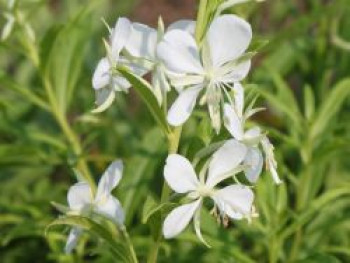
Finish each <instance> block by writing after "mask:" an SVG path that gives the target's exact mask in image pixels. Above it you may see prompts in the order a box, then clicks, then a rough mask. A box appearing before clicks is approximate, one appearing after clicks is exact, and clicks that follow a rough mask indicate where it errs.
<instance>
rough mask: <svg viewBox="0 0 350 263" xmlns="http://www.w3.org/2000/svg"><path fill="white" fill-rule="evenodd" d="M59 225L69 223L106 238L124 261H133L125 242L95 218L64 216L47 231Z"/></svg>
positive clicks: (115, 252) (114, 251)
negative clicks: (121, 241) (118, 240)
mask: <svg viewBox="0 0 350 263" xmlns="http://www.w3.org/2000/svg"><path fill="white" fill-rule="evenodd" d="M57 225H69V226H72V227H80V228H82V229H84V230H86V231H89V232H90V233H92V234H95V235H97V236H98V237H100V238H101V239H102V240H104V241H105V242H106V243H107V244H108V245H109V246H110V248H111V250H112V252H113V253H114V254H115V256H117V257H119V258H120V259H121V260H122V261H123V262H133V261H132V259H131V255H129V250H128V249H127V248H126V247H125V246H124V245H123V243H119V242H117V239H116V238H115V237H114V236H113V235H112V234H111V233H110V232H109V231H108V230H107V229H106V228H105V227H103V226H102V225H100V224H97V223H96V222H94V221H93V220H91V219H89V218H86V217H82V216H64V217H61V218H58V219H56V220H55V221H54V222H52V223H51V224H50V225H48V227H47V229H46V231H48V229H49V228H51V227H53V226H57Z"/></svg>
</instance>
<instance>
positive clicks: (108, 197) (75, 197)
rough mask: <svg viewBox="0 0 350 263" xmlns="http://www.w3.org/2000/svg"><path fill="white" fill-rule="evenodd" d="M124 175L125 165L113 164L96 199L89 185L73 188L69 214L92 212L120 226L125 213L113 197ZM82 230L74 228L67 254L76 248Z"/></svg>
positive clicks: (83, 183)
mask: <svg viewBox="0 0 350 263" xmlns="http://www.w3.org/2000/svg"><path fill="white" fill-rule="evenodd" d="M122 173H123V163H122V162H121V161H115V162H113V163H112V164H111V165H110V166H109V167H108V168H107V170H106V171H105V172H104V174H103V175H102V177H101V179H100V181H99V183H98V186H97V192H96V195H95V197H94V196H92V191H91V188H90V186H89V184H88V183H86V182H79V183H76V184H75V185H73V186H71V187H70V189H69V191H68V195H67V199H68V205H69V208H70V211H69V212H68V213H69V214H73V215H90V213H91V212H94V213H98V214H100V215H103V216H105V217H107V218H109V219H110V220H112V221H113V222H115V223H116V224H118V225H122V224H123V222H124V211H123V209H122V207H121V205H120V202H119V200H118V199H117V198H115V197H114V196H113V195H112V193H111V192H112V190H113V189H114V188H115V187H116V186H117V185H118V183H119V181H120V179H121V177H122ZM81 232H82V231H81V229H80V228H76V227H75V228H72V230H71V232H70V234H69V237H68V240H67V243H66V247H65V251H66V253H70V252H71V251H72V249H73V248H74V247H75V245H76V243H77V240H78V238H79V236H80V234H81Z"/></svg>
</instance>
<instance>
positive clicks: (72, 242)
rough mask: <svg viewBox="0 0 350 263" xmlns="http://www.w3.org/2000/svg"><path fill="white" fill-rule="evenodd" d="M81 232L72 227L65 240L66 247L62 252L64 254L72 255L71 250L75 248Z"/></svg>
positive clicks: (79, 229)
mask: <svg viewBox="0 0 350 263" xmlns="http://www.w3.org/2000/svg"><path fill="white" fill-rule="evenodd" d="M82 232H83V230H82V229H81V228H78V227H74V228H72V229H71V231H70V232H69V236H68V238H67V242H66V246H65V248H64V252H65V253H66V254H70V253H72V250H73V249H74V248H75V247H76V245H77V243H78V240H79V237H80V236H81V234H82Z"/></svg>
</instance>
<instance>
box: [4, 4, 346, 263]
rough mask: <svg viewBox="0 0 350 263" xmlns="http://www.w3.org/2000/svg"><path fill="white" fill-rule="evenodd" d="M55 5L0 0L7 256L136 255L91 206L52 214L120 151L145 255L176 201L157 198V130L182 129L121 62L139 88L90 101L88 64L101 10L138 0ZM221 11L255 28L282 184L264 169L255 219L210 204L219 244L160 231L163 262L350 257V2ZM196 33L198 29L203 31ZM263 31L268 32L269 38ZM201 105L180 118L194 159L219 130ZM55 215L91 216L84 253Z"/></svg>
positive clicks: (259, 77) (127, 7) (112, 17)
mask: <svg viewBox="0 0 350 263" xmlns="http://www.w3.org/2000/svg"><path fill="white" fill-rule="evenodd" d="M9 2H11V1H9ZM126 2H128V4H126ZM214 2H217V1H208V3H209V7H208V9H207V12H209V15H208V14H207V16H204V17H203V18H200V17H199V19H203V20H202V22H203V23H202V25H203V28H205V26H206V24H207V23H209V21H207V20H205V19H211V18H212V17H213V16H214V15H215V14H214V13H215V12H214V10H212V8H214V7H213V6H211V5H212V4H213V3H214ZM54 3H56V1H41V0H36V1H17V2H16V4H15V6H14V7H9V6H8V5H7V1H1V2H0V6H1V10H2V12H3V13H2V14H3V15H4V16H3V17H2V18H1V20H0V21H1V24H0V25H1V26H0V28H4V26H5V24H6V23H7V22H8V16H6V15H5V14H13V15H14V17H15V18H16V19H15V22H14V26H13V29H12V30H11V32H9V34H8V36H6V39H4V40H3V41H1V42H0V57H1V60H0V64H1V68H0V92H1V93H0V167H1V168H0V170H1V171H0V189H1V194H0V226H1V227H0V236H1V239H0V242H1V243H0V246H1V247H0V258H1V259H2V262H46V261H47V262H49V261H58V262H86V261H94V262H95V261H96V262H112V261H113V260H116V258H117V257H120V256H121V257H122V258H123V257H124V258H123V259H122V260H124V261H126V262H129V261H130V258H129V256H128V255H129V254H128V252H127V251H128V247H126V246H125V244H124V243H123V242H122V240H123V235H124V234H123V233H118V232H113V230H112V229H113V227H112V226H110V225H108V223H105V224H103V225H102V227H101V226H100V225H97V224H95V223H94V222H90V220H89V219H87V218H81V217H67V218H59V219H57V221H54V219H56V218H57V215H58V212H57V209H56V208H55V207H54V206H52V205H51V201H56V202H58V203H60V204H65V203H66V201H65V199H66V192H67V190H68V188H69V186H70V185H71V184H72V183H73V182H75V181H76V178H77V177H78V178H85V180H88V181H90V182H94V181H97V175H99V174H101V173H102V171H103V170H104V168H105V167H106V166H107V164H108V163H110V162H111V161H113V160H114V159H116V158H122V159H123V160H124V161H125V166H126V171H125V174H124V179H123V180H122V181H121V183H120V186H118V189H117V191H116V192H117V195H118V198H119V199H120V201H121V203H122V204H123V207H124V209H125V211H127V214H126V216H127V217H126V222H125V224H126V227H127V228H128V230H129V232H130V236H131V240H132V242H133V244H134V248H135V251H136V253H137V256H138V258H139V259H140V262H144V261H145V260H146V258H147V257H148V256H149V255H147V251H148V250H149V249H150V247H152V245H153V243H154V242H157V238H158V236H159V233H157V229H154V227H153V226H154V225H157V224H160V217H161V212H162V211H169V210H170V208H172V204H171V203H164V202H162V203H161V205H160V206H157V205H155V204H159V202H160V201H161V200H160V197H159V196H160V193H159V189H161V186H162V180H161V179H162V178H163V176H162V173H163V171H162V168H163V166H164V161H165V158H166V156H167V145H166V143H165V142H166V136H165V135H164V133H163V132H162V130H163V131H166V134H167V136H170V137H171V136H177V132H178V131H176V129H175V130H173V129H171V128H169V126H168V124H167V123H166V121H165V116H164V114H163V112H162V111H161V109H160V108H159V107H155V106H154V105H157V104H155V103H153V104H152V103H151V105H145V104H143V102H142V101H141V100H145V101H146V102H147V101H149V99H148V100H147V99H145V97H147V96H149V93H148V90H147V88H145V87H144V86H142V83H141V81H140V80H138V79H137V78H135V76H132V75H130V74H129V75H128V72H126V71H123V69H122V68H121V69H120V72H121V73H122V74H124V75H126V77H127V78H128V79H129V80H130V82H131V83H132V84H133V85H134V88H135V91H131V92H130V93H129V94H128V95H122V94H120V95H119V94H118V96H117V97H116V103H114V104H113V106H112V107H111V108H110V109H109V110H108V111H107V112H106V113H104V114H98V115H96V114H92V113H91V110H92V108H93V103H94V94H93V91H92V89H91V75H92V72H93V70H94V68H95V66H96V63H97V61H98V58H99V57H100V56H101V55H102V54H103V52H104V51H103V44H102V42H101V38H102V36H103V35H106V32H107V30H106V28H105V27H104V25H103V23H102V22H100V17H102V16H103V17H105V18H106V20H107V21H109V22H111V23H114V21H116V19H117V17H118V16H119V15H121V14H123V15H127V14H128V13H129V12H130V11H131V9H132V7H133V2H132V1H130V4H129V1H114V3H113V4H111V3H109V2H108V1H97V0H95V1H93V0H90V1H79V0H75V1H57V3H58V4H57V5H55V4H54ZM82 3H84V5H82ZM213 5H214V4H213ZM208 10H209V11H208ZM225 12H228V13H229V12H234V13H238V14H239V15H241V16H243V17H246V18H247V19H248V20H249V21H251V23H252V25H253V28H254V30H255V31H256V32H255V34H257V35H258V38H257V39H258V40H256V42H255V43H253V44H252V46H251V49H252V50H257V51H258V52H259V53H258V56H257V57H255V58H254V59H253V61H254V66H253V70H252V71H251V72H252V73H251V74H250V76H249V79H248V81H247V83H254V84H250V85H246V86H247V89H248V92H249V96H248V99H249V100H251V101H253V100H254V99H256V98H257V96H258V98H257V101H256V103H257V104H258V105H259V106H264V107H266V111H263V112H260V113H258V114H257V115H256V116H257V117H256V118H255V119H254V121H255V122H258V123H259V124H260V125H263V126H264V127H265V128H266V129H267V130H268V131H269V136H270V137H271V138H273V141H274V143H275V149H276V150H275V152H276V154H277V160H278V163H279V166H278V169H279V173H280V176H281V178H282V180H283V181H284V183H283V184H282V185H281V186H275V185H273V184H272V183H271V179H270V177H269V176H267V175H264V176H262V180H260V181H259V183H258V184H257V186H256V191H257V196H258V197H259V198H258V199H256V206H257V211H258V213H259V217H258V218H255V219H254V220H253V221H252V223H251V224H250V225H248V224H246V223H245V222H238V221H235V222H234V223H233V224H231V225H229V226H228V229H224V228H223V226H218V225H217V224H216V222H214V221H215V220H214V219H213V218H212V217H211V216H210V215H209V213H207V212H203V213H202V215H201V216H202V232H203V236H204V237H205V239H206V240H207V241H208V242H209V243H210V244H211V246H212V248H211V249H208V248H207V247H205V246H204V245H203V244H202V243H200V242H199V241H198V240H197V239H196V237H195V234H194V233H192V231H186V232H185V233H183V234H182V235H180V237H179V238H178V239H176V240H170V241H165V242H161V243H160V251H159V262H170V261H171V262H192V261H197V262H232V261H233V260H234V261H236V262H348V261H349V260H350V249H349V247H350V225H349V218H350V215H349V207H350V180H349V171H350V167H349V161H348V160H349V149H350V147H349V146H350V145H349V141H350V126H349V123H350V115H349V107H350V100H349V95H350V94H349V93H350V78H349V70H350V59H349V56H350V53H349V48H348V46H349V43H348V42H347V41H346V39H349V40H350V30H349V28H350V27H349V24H350V20H349V18H348V17H347V15H346V14H347V13H349V12H350V7H349V4H348V3H347V0H339V1H318V0H317V1H316V0H315V1H314V0H307V1H283V0H267V1H265V2H264V3H244V4H241V5H238V6H234V7H232V8H230V9H228V10H226V11H225ZM163 15H166V14H163ZM156 19H157V18H155V20H156ZM111 23H110V24H111ZM203 30H204V29H203ZM202 36H203V33H201V32H199V33H198V38H201V37H202ZM265 40H268V44H266V45H262V43H265V42H267V41H265ZM255 46H256V47H257V48H255ZM258 47H259V48H258ZM170 96H175V93H174V94H170ZM152 105H153V107H154V108H152ZM147 107H149V108H150V111H149V112H147V111H146V110H144V109H147ZM203 114H204V113H203V112H202V111H200V110H198V111H196V112H195V114H194V116H193V117H191V119H190V120H189V121H188V122H187V123H186V125H185V126H184V129H183V130H184V132H183V134H182V138H181V147H180V153H183V154H186V155H187V156H193V157H198V155H197V156H195V153H197V152H198V151H199V150H202V149H204V150H202V151H200V152H199V153H200V154H202V155H207V154H208V153H210V152H211V151H212V148H210V147H209V148H206V146H208V145H209V144H210V143H215V142H218V141H220V140H221V138H222V137H223V136H224V135H225V134H224V133H225V132H224V131H223V132H222V133H221V134H219V135H215V133H213V132H211V131H210V130H209V129H208V126H209V125H210V124H208V123H206V120H205V118H203ZM157 124H159V125H160V127H162V128H161V129H159V128H157V127H155V126H156V125H157ZM198 127H200V132H199V133H196V129H197V128H198ZM212 145H214V148H215V147H216V146H215V144H212ZM212 147H213V146H212ZM95 176H96V177H95ZM52 222H54V223H53V224H55V225H58V224H60V225H61V224H62V225H76V224H79V225H84V226H85V228H86V229H89V231H90V232H91V233H92V235H90V234H87V233H86V234H84V236H83V240H82V242H80V243H79V245H78V247H77V251H76V253H74V254H73V255H66V254H64V253H63V247H64V243H65V240H66V234H67V232H62V228H60V227H56V226H54V227H53V226H52V227H50V228H49V229H47V226H48V225H50V223H52ZM141 222H142V224H141ZM46 230H47V231H46ZM45 231H46V232H45ZM90 232H89V233H90ZM151 232H152V234H153V237H150V235H149V234H150V233H151ZM111 233H112V236H111ZM106 240H107V242H106ZM105 243H107V244H112V249H110V248H109V247H108V246H105V245H104V244H105ZM28 250H30V253H28ZM123 251H124V252H123ZM125 251H126V252H125ZM128 260H129V261H128ZM131 262H132V259H131Z"/></svg>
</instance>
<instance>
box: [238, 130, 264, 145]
mask: <svg viewBox="0 0 350 263" xmlns="http://www.w3.org/2000/svg"><path fill="white" fill-rule="evenodd" d="M262 136H264V135H262V134H261V129H260V128H259V127H253V128H250V129H249V130H248V131H246V132H245V133H244V135H243V141H244V143H246V144H249V145H256V144H258V143H259V142H260V141H261V139H262Z"/></svg>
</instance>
